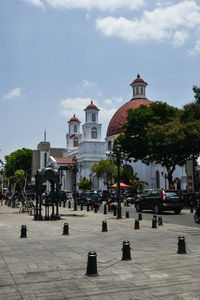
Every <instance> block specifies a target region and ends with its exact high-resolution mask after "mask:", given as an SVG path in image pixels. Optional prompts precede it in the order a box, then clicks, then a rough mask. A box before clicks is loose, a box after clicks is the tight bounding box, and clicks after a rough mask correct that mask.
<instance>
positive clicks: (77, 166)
mask: <svg viewBox="0 0 200 300" xmlns="http://www.w3.org/2000/svg"><path fill="white" fill-rule="evenodd" d="M72 161H73V167H72V171H73V173H74V210H77V180H76V176H77V173H78V172H80V168H81V164H79V163H78V161H77V158H76V156H74V157H73V159H72Z"/></svg>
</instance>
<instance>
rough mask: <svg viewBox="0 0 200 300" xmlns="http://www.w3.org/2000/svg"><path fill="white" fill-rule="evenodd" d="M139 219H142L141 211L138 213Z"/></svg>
mask: <svg viewBox="0 0 200 300" xmlns="http://www.w3.org/2000/svg"><path fill="white" fill-rule="evenodd" d="M138 220H139V221H142V213H139V214H138Z"/></svg>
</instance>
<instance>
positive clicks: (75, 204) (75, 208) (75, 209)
mask: <svg viewBox="0 0 200 300" xmlns="http://www.w3.org/2000/svg"><path fill="white" fill-rule="evenodd" d="M74 211H77V203H76V202H75V201H74Z"/></svg>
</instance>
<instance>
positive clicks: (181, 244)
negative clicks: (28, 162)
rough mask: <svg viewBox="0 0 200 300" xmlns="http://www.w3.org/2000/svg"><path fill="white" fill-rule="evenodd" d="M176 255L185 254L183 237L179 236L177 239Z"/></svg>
mask: <svg viewBox="0 0 200 300" xmlns="http://www.w3.org/2000/svg"><path fill="white" fill-rule="evenodd" d="M177 253H178V254H187V251H186V243H185V237H184V236H179V237H178V251H177Z"/></svg>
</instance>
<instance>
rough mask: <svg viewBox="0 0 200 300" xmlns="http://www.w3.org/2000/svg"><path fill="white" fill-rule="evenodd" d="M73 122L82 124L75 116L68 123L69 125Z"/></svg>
mask: <svg viewBox="0 0 200 300" xmlns="http://www.w3.org/2000/svg"><path fill="white" fill-rule="evenodd" d="M72 121H74V122H79V123H81V122H80V121H79V119H78V118H77V117H76V116H75V115H73V117H72V118H71V119H70V120H69V121H68V123H69V122H72Z"/></svg>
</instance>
